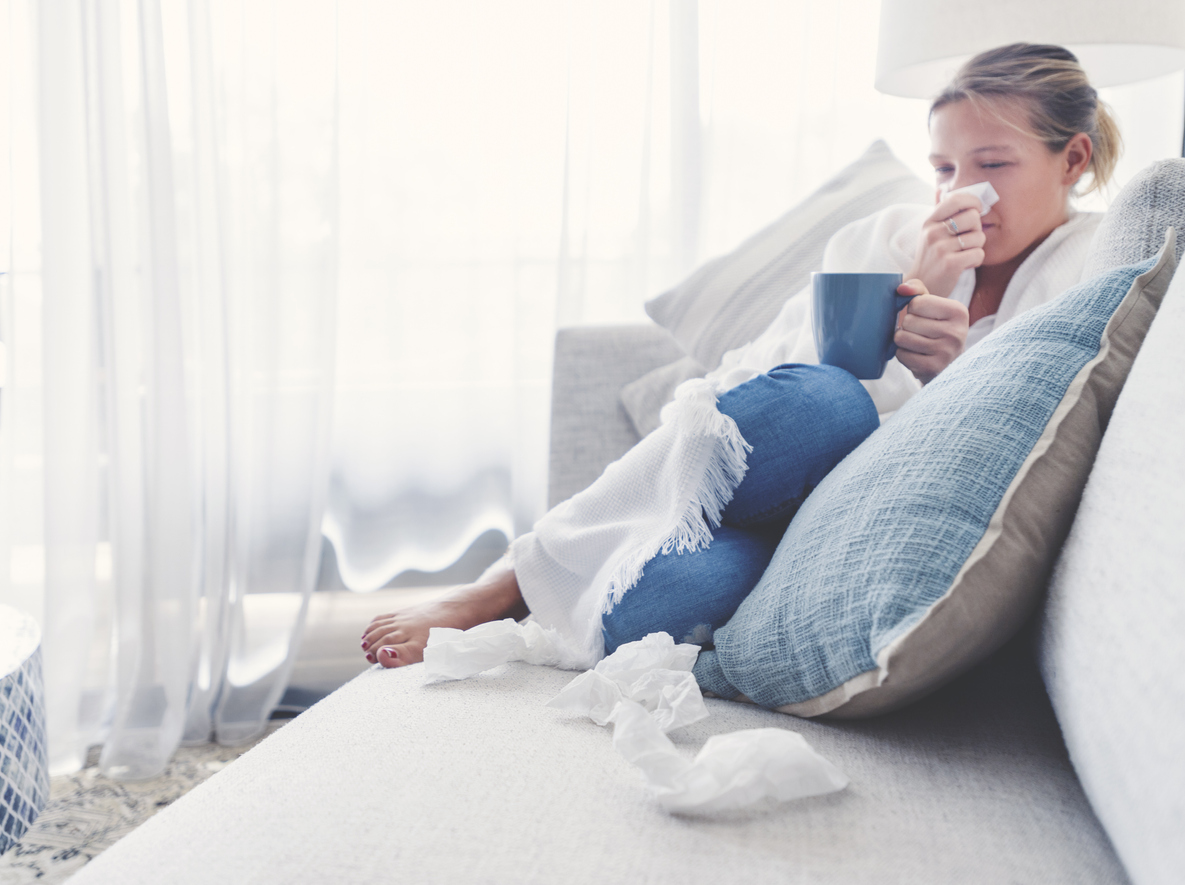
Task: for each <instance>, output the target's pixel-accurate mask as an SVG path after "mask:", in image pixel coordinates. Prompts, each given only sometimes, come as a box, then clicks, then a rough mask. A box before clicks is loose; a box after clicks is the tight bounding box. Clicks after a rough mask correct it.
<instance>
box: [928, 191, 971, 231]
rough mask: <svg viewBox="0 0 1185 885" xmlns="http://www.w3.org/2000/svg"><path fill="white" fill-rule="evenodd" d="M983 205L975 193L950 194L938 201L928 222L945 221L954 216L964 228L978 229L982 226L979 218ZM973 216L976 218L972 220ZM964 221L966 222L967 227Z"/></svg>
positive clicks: (957, 222) (956, 221)
mask: <svg viewBox="0 0 1185 885" xmlns="http://www.w3.org/2000/svg"><path fill="white" fill-rule="evenodd" d="M982 205H983V204H982V203H980V202H979V197H977V196H975V195H974V194H949V195H948V196H945V197H943V198H942V199H941V200H939V201H938V203H937V205H935V207H934V211H933V212H932V213H930V217H929V218H928V219H927V223H929V222H931V221H939V222H943V221H946V219H948V218H953V219H954V220H955V223H956V224H957V225H958V226H959V227H960V228H963V229H964V230H970V229H971V228H976V229H978V228H979V227H981V226H982V225H981V222H980V220H979V207H980V206H982ZM972 216H974V220H972ZM964 222H966V226H965V227H964Z"/></svg>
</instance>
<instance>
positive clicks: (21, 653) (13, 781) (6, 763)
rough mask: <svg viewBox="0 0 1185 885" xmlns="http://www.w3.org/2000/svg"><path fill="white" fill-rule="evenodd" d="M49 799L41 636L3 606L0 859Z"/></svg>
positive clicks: (17, 613) (0, 639)
mask: <svg viewBox="0 0 1185 885" xmlns="http://www.w3.org/2000/svg"><path fill="white" fill-rule="evenodd" d="M48 799H49V755H48V747H47V745H46V741H45V697H44V689H43V687H42V681H41V630H40V629H39V628H38V626H37V622H36V621H34V620H33V618H31V617H30V616H29V615H27V614H25V613H24V612H22V611H18V610H17V609H15V608H12V607H10V606H7V605H0V854H3V853H4V852H5V851H7V850H8V849H9V848H11V847H12V846H13V845H15V844H16V843H17V842H19V841H20V838H21V836H23V835H24V834H25V830H27V829H28V828H29V825H30V824H32V823H33V821H34V820H36V819H37V815H38V814H40V813H41V810H42V809H43V808H44V807H45V803H46V802H47V801H48Z"/></svg>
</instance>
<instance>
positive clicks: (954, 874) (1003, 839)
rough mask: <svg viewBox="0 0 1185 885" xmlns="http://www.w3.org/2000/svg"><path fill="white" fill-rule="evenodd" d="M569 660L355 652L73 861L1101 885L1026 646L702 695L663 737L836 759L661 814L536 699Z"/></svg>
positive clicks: (287, 874) (275, 878)
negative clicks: (317, 693) (320, 691)
mask: <svg viewBox="0 0 1185 885" xmlns="http://www.w3.org/2000/svg"><path fill="white" fill-rule="evenodd" d="M572 675H573V674H571V673H565V672H561V671H556V670H551V669H547V668H542V667H531V666H528V665H525V664H513V665H509V666H506V667H502V668H498V669H497V670H493V671H490V672H489V673H487V674H485V675H483V676H479V677H476V678H473V679H468V680H464V681H461V682H454V683H445V684H438V685H432V686H425V685H424V684H423V668H422V667H421V666H413V667H407V668H404V669H401V670H378V669H375V670H369V671H367V672H365V673H363V674H362V675H361V676H359V677H358V678H357V679H355V680H354V681H353V682H351V683H349V684H348V685H346V686H345V687H344V688H342V689H340V690H339V691H337V692H335V693H334V694H332V695H330V697H329V698H327V699H326V700H324V701H322V702H321V703H320V704H317V705H316V706H315V707H313V708H311V709H310V710H308V711H307V712H306V713H303V714H302V715H301V716H299V717H298V718H297V719H295V720H294V721H293V722H292V723H290V724H289V725H286V726H285V727H284V728H282V729H280V730H279V731H278V732H276V733H275V734H274V735H273V736H271V737H270V738H268V739H267V740H265V741H264V742H263V743H261V744H260V745H259V746H258V747H256V748H254V749H253V750H251V751H250V752H248V753H247V754H246V755H244V756H243V757H242V758H241V759H239V760H238V761H237V762H235V763H233V764H232V765H230V766H229V767H228V768H226V769H225V770H223V771H221V772H219V773H218V774H215V775H214V776H213V777H212V778H210V780H208V781H207V782H206V783H204V784H202V785H201V786H199V787H197V788H196V789H194V790H193V791H192V792H191V793H189V794H188V795H186V796H184V797H183V798H182V799H181V800H179V801H178V802H177V803H175V804H174V805H172V806H170V807H169V808H166V809H164V810H163V811H162V812H161V813H160V814H158V815H157V816H156V817H154V818H152V819H151V820H149V821H148V822H147V823H146V824H144V825H143V826H142V827H140V828H139V829H138V830H136V831H134V832H133V833H132V834H131V835H129V836H128V837H127V838H125V839H124V840H122V841H121V842H119V843H118V844H117V845H115V846H114V847H113V848H111V849H109V850H108V851H107V852H106V853H104V854H102V855H100V856H99V857H98V858H97V859H96V860H95V861H93V862H92V863H91V864H90V865H89V866H88V867H86V868H84V869H83V870H82V871H81V872H80V873H79V874H78V875H77V876H76V877H75V878H74V879H73V880H72V885H96V883H118V885H136V883H145V885H148V883H151V885H158V883H162V882H167V883H170V885H187V883H209V885H214V883H217V885H222V883H226V882H250V883H254V885H270V883H286V885H288V883H317V885H321V883H325V882H364V883H371V882H379V881H385V882H400V883H417V885H418V883H430V882H440V883H450V885H465V883H472V882H483V883H485V882H492V883H515V885H518V883H536V882H538V883H559V882H562V883H565V885H570V883H571V885H576V883H595V885H606V883H618V882H646V883H666V882H670V883H679V885H696V883H711V885H722V883H729V882H745V883H766V882H769V883H789V882H802V883H806V882H809V883H812V885H840V883H842V885H861V883H869V885H874V883H875V885H885V883H886V882H908V883H911V885H939V883H941V885H950V883H952V882H957V883H960V885H979V883H983V885H987V883H991V885H997V883H1000V882H1041V883H1043V885H1062V883H1064V885H1071V883H1072V885H1100V883H1123V882H1124V881H1125V878H1124V874H1123V870H1122V868H1121V867H1120V866H1119V864H1118V862H1117V861H1116V859H1115V857H1114V853H1113V852H1112V850H1111V848H1110V846H1109V845H1108V843H1107V840H1106V836H1105V835H1104V834H1103V832H1102V830H1101V828H1100V827H1099V825H1098V822H1097V821H1096V820H1095V819H1094V817H1093V815H1092V814H1091V811H1090V808H1089V806H1088V804H1087V802H1086V800H1085V798H1084V797H1083V795H1082V792H1081V789H1080V788H1079V786H1078V782H1077V780H1076V779H1075V777H1074V774H1073V771H1072V770H1071V768H1070V765H1069V761H1068V760H1067V759H1066V756H1065V750H1064V748H1063V746H1062V744H1061V739H1060V737H1059V735H1058V731H1057V726H1056V724H1055V722H1054V721H1053V717H1052V714H1051V712H1050V710H1049V706H1048V701H1047V700H1046V698H1045V695H1044V691H1043V690H1042V688H1041V684H1040V679H1039V677H1038V676H1037V674H1036V669H1035V667H1034V666H1033V664H1032V661H1031V658H1024V657H1020V656H1017V655H1012V656H1010V657H1009V656H1000V657H999V658H997V659H995V660H993V661H992V662H991V664H990V665H989V666H985V667H984V668H982V669H980V670H977V671H974V672H973V673H971V674H969V675H968V677H965V678H964V679H962V680H960V681H959V682H956V683H954V684H952V685H951V686H949V687H948V688H947V689H945V690H943V691H942V692H939V693H938V694H936V695H934V696H932V697H931V698H928V699H926V700H925V701H923V702H921V703H920V704H918V705H916V706H915V707H913V708H911V709H910V710H909V711H906V712H904V713H901V714H893V715H889V716H885V717H882V718H880V719H877V720H870V721H866V722H857V723H842V724H835V723H825V722H809V721H797V720H794V719H792V718H790V717H788V716H784V715H782V714H779V713H770V712H768V711H765V710H762V709H759V708H756V707H752V706H747V705H743V704H735V703H729V702H726V701H708V704H709V708H710V710H711V716H710V717H709V718H708V719H706V720H703V721H702V722H699V723H696V724H695V725H693V726H690V727H688V728H686V729H682V730H679V731H675V732H673V733H672V735H671V737H672V739H673V740H674V741H675V742H676V744H677V745H678V746H680V747H684V748H686V749H687V752H688V753H689V754H691V753H692V752H693V751H694V750H697V749H698V748H699V747H701V746H702V745H703V743H704V741H705V740H706V739H707V738H708V737H709V736H710V735H712V734H718V733H723V732H728V731H733V730H736V729H739V728H755V727H773V728H786V729H791V730H795V731H799V732H801V733H802V734H803V736H804V737H806V739H807V740H808V741H809V742H810V743H811V745H812V746H814V747H815V749H816V750H818V751H819V752H820V753H822V754H824V755H825V756H826V757H827V758H828V759H830V760H831V761H833V762H834V763H835V764H837V765H838V766H840V768H842V769H843V770H844V771H845V772H846V773H847V774H848V775H849V776H850V777H851V779H852V783H851V785H850V786H849V787H848V788H847V789H846V790H843V791H842V792H839V793H834V794H831V795H828V796H821V797H816V798H814V799H806V800H802V801H799V802H795V803H791V804H788V805H786V806H783V807H782V808H781V809H780V810H777V811H774V812H772V813H769V814H760V815H755V816H743V817H738V818H733V819H726V820H696V819H687V818H680V817H673V816H671V815H669V814H667V813H665V812H663V811H662V810H661V809H660V808H659V807H658V805H657V803H656V802H654V801H653V800H652V799H651V798H650V796H649V795H648V793H647V791H646V787H645V785H644V782H643V779H642V776H641V775H640V774H639V772H638V771H637V769H635V768H633V767H631V766H630V765H629V764H628V763H627V762H626V761H625V760H624V759H622V758H621V756H619V755H618V753H617V752H616V751H614V749H613V746H612V737H611V733H610V732H609V731H608V730H607V729H602V728H598V727H597V726H595V725H593V724H592V723H591V722H590V721H589V720H588V719H587V718H584V717H576V716H574V715H572V714H568V713H564V712H563V711H560V710H556V709H554V708H549V707H546V706H545V703H546V701H547V700H549V699H550V698H552V697H553V696H554V695H555V694H557V693H558V692H559V690H560V689H561V688H562V687H563V686H564V685H565V684H566V683H567V682H568V681H569V680H570V679H571V678H572Z"/></svg>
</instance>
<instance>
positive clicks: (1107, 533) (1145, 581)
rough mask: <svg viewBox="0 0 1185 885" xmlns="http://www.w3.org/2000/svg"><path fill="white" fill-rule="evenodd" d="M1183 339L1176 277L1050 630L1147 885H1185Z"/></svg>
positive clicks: (1112, 429)
mask: <svg viewBox="0 0 1185 885" xmlns="http://www.w3.org/2000/svg"><path fill="white" fill-rule="evenodd" d="M1181 166H1182V167H1183V168H1185V163H1182V164H1181ZM1183 340H1185V273H1178V274H1177V276H1176V277H1175V279H1174V280H1173V284H1172V286H1171V287H1170V288H1169V291H1168V293H1167V294H1166V296H1165V301H1164V304H1163V305H1162V306H1161V309H1160V312H1159V314H1158V315H1157V318H1156V321H1155V322H1154V323H1153V325H1152V328H1151V330H1150V331H1149V332H1148V337H1147V339H1146V340H1145V341H1144V346H1143V348H1142V349H1141V350H1140V354H1139V356H1138V357H1137V358H1136V361H1135V364H1134V365H1133V366H1132V370H1131V374H1130V375H1129V376H1128V381H1127V385H1126V386H1125V387H1124V389H1123V393H1122V395H1121V396H1120V397H1119V401H1118V402H1117V403H1116V405H1115V411H1114V414H1113V415H1112V417H1111V423H1110V425H1109V426H1108V428H1107V433H1106V436H1104V437H1103V442H1102V445H1101V446H1100V448H1099V453H1098V457H1097V458H1096V459H1095V465H1094V469H1093V471H1092V472H1091V475H1090V480H1089V482H1088V483H1087V486H1086V490H1085V491H1084V493H1083V496H1082V503H1081V505H1080V506H1079V508H1078V515H1077V517H1076V519H1075V521H1074V526H1073V529H1072V530H1071V532H1070V536H1069V539H1068V540H1067V541H1066V545H1065V547H1064V548H1063V551H1062V555H1061V559H1060V561H1059V562H1058V566H1057V569H1056V571H1055V573H1054V578H1053V581H1052V584H1051V587H1050V592H1049V601H1048V603H1047V604H1046V607H1045V621H1044V629H1043V631H1042V644H1041V666H1042V671H1043V674H1044V677H1045V683H1046V685H1047V687H1048V689H1049V693H1050V696H1051V698H1052V701H1053V706H1054V709H1055V710H1056V711H1057V716H1058V720H1059V721H1060V722H1061V726H1062V730H1063V732H1064V734H1065V739H1066V743H1067V745H1068V746H1069V749H1070V754H1071V758H1072V759H1073V760H1074V767H1075V768H1076V769H1077V770H1078V773H1079V776H1080V777H1081V778H1082V783H1083V786H1084V787H1085V789H1086V793H1087V795H1088V796H1089V797H1090V800H1091V803H1092V804H1093V805H1094V807H1095V809H1096V811H1097V812H1098V815H1099V818H1100V819H1101V820H1102V822H1103V824H1104V825H1105V826H1106V828H1107V831H1108V832H1109V833H1110V834H1111V839H1112V841H1113V842H1114V843H1115V848H1116V850H1117V851H1118V852H1119V856H1120V857H1121V858H1122V859H1123V862H1124V864H1125V865H1126V866H1127V868H1128V871H1129V873H1130V874H1131V877H1132V880H1133V881H1134V882H1136V883H1139V885H1170V883H1179V882H1181V881H1182V880H1183V877H1185V766H1183V763H1182V755H1181V750H1182V746H1181V741H1182V735H1183V734H1185V381H1183V379H1185V350H1182V341H1183Z"/></svg>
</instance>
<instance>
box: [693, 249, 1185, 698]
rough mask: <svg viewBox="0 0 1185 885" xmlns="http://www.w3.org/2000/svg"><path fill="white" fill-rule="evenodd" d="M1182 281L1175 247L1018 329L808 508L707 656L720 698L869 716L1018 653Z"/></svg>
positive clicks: (864, 452)
mask: <svg viewBox="0 0 1185 885" xmlns="http://www.w3.org/2000/svg"><path fill="white" fill-rule="evenodd" d="M1168 239H1169V240H1170V241H1171V240H1172V239H1173V234H1172V231H1170V232H1169V237H1168ZM1174 268H1175V259H1174V255H1173V249H1172V244H1171V242H1170V243H1169V245H1167V246H1166V248H1165V249H1162V250H1161V253H1160V255H1159V256H1158V258H1156V259H1153V260H1149V261H1147V262H1145V263H1143V264H1140V265H1135V266H1132V267H1125V268H1119V269H1116V270H1113V271H1111V272H1108V273H1106V274H1103V275H1101V276H1099V277H1096V278H1095V279H1093V280H1091V281H1089V282H1087V283H1083V284H1082V285H1079V286H1076V287H1075V288H1073V289H1070V290H1069V291H1067V292H1066V293H1064V294H1063V295H1062V296H1060V297H1059V298H1057V299H1055V300H1054V301H1052V302H1050V303H1049V304H1046V305H1044V306H1042V307H1040V308H1037V309H1034V310H1032V311H1029V312H1028V313H1025V314H1024V315H1022V316H1020V317H1018V318H1017V319H1015V320H1013V321H1012V322H1010V323H1009V324H1008V325H1007V326H1005V327H1004V328H1002V329H1001V330H999V331H998V332H997V333H996V334H994V335H992V336H990V337H989V338H988V339H986V340H985V341H983V342H982V343H981V344H979V345H978V346H977V347H975V348H973V349H972V350H970V351H968V352H967V353H966V354H964V355H963V356H962V357H960V358H959V359H958V360H956V361H955V362H954V363H953V364H952V365H951V366H950V367H949V368H948V369H947V370H946V371H945V372H943V373H942V375H941V376H939V378H938V379H936V380H935V381H934V382H932V383H931V384H929V385H927V386H926V388H925V389H924V390H922V392H921V393H919V394H918V395H917V396H916V397H914V398H913V399H912V400H911V401H910V402H909V403H908V404H907V405H906V406H905V407H904V408H903V409H901V410H900V411H899V412H898V413H897V415H896V416H895V417H894V418H893V419H892V420H890V421H889V422H887V423H886V424H885V425H884V426H883V427H881V428H880V429H879V430H878V431H877V432H876V433H874V434H873V435H872V436H871V437H869V438H868V439H867V440H866V441H865V442H864V443H863V444H862V445H861V446H860V447H859V448H858V449H857V450H856V451H855V452H853V453H852V454H851V455H849V456H848V457H847V458H846V459H845V460H844V461H843V462H842V463H841V464H840V465H839V466H838V467H837V468H836V469H835V470H834V471H832V473H831V474H830V475H829V476H828V477H827V478H826V479H825V480H824V481H823V482H822V483H821V484H820V485H819V487H818V488H817V489H816V490H815V492H814V493H813V494H812V495H811V496H810V498H808V499H807V501H806V503H805V504H804V505H803V507H802V509H801V510H800V511H799V512H798V514H797V516H796V517H795V518H794V521H793V522H792V523H791V524H790V528H789V529H788V530H787V532H786V535H785V537H784V538H783V539H782V542H781V544H780V545H779V547H778V550H777V552H776V553H775V555H774V558H773V561H772V562H771V563H770V565H769V568H768V569H767V570H766V572H765V574H764V575H763V576H762V578H761V581H760V582H759V583H758V585H757V587H756V588H754V590H753V592H752V593H751V594H750V595H749V597H748V598H747V599H746V600H745V601H744V602H743V603H742V604H741V606H740V608H739V609H738V610H737V612H736V614H735V615H734V616H733V618H732V620H730V621H729V622H728V624H727V625H725V626H724V627H723V628H722V629H720V630H717V631H716V635H715V645H716V648H715V650H714V651H708V652H704V653H703V654H701V655H700V657H699V660H698V661H697V663H696V666H695V675H696V678H697V679H698V680H699V683H700V685H701V686H702V687H703V688H704V689H705V690H709V691H712V692H714V693H716V694H718V695H720V696H722V697H737V696H738V695H744V696H747V697H748V698H749V699H751V700H753V701H755V702H756V703H758V704H761V705H762V706H765V707H770V708H775V709H780V710H782V711H784V712H788V713H794V714H796V715H800V716H816V715H820V714H823V713H828V714H830V715H838V716H865V715H871V714H875V713H881V712H886V711H887V710H890V709H894V708H896V707H898V706H901V705H902V704H904V703H906V702H908V701H910V700H913V699H914V698H917V697H920V696H921V695H923V694H926V693H928V692H929V691H932V690H933V689H935V688H937V687H938V686H939V685H941V684H942V683H944V682H946V681H948V680H949V679H951V678H953V677H955V676H956V675H958V674H959V673H961V672H963V671H964V670H965V669H967V668H968V667H970V666H971V665H972V664H974V663H976V662H977V661H979V660H981V659H982V658H984V657H986V656H987V655H988V654H990V653H991V652H992V651H994V650H995V649H996V648H998V647H999V646H1000V645H1002V644H1003V642H1004V641H1005V640H1006V639H1007V638H1008V636H1009V635H1011V634H1012V633H1013V632H1014V631H1015V630H1016V629H1017V628H1018V627H1019V626H1020V625H1021V623H1023V621H1024V619H1025V618H1026V617H1027V616H1028V615H1029V614H1030V613H1031V611H1032V610H1033V608H1034V606H1035V605H1036V604H1037V602H1038V601H1039V600H1040V598H1041V594H1042V592H1043V590H1044V587H1045V582H1046V579H1047V577H1048V573H1049V570H1050V568H1051V566H1052V563H1053V560H1054V558H1055V556H1056V553H1057V550H1058V549H1059V548H1060V546H1061V544H1062V542H1063V541H1064V539H1065V536H1066V534H1067V532H1068V530H1069V525H1070V522H1071V520H1072V518H1073V514H1074V509H1075V507H1076V506H1077V501H1078V498H1079V496H1080V495H1081V492H1082V488H1083V486H1084V485H1085V482H1086V477H1087V475H1088V474H1089V472H1090V466H1091V463H1092V462H1093V460H1094V455H1095V452H1096V451H1097V450H1098V444H1099V441H1100V439H1101V437H1102V432H1103V430H1104V429H1105V427H1106V421H1107V418H1108V416H1109V415H1110V411H1111V408H1112V406H1113V405H1114V402H1115V398H1116V397H1117V396H1118V394H1119V390H1120V389H1121V388H1122V386H1123V381H1124V379H1125V378H1126V377H1127V371H1128V369H1129V368H1130V366H1131V362H1132V360H1134V358H1135V354H1136V352H1137V351H1138V350H1139V346H1140V343H1141V342H1142V341H1143V338H1144V334H1145V333H1146V331H1147V329H1148V326H1149V325H1150V324H1151V322H1152V318H1153V317H1154V316H1155V313H1156V309H1157V307H1158V306H1159V303H1160V299H1161V298H1162V297H1163V294H1164V291H1165V289H1166V288H1167V287H1168V281H1169V279H1170V278H1171V277H1172V273H1173V270H1174Z"/></svg>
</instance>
